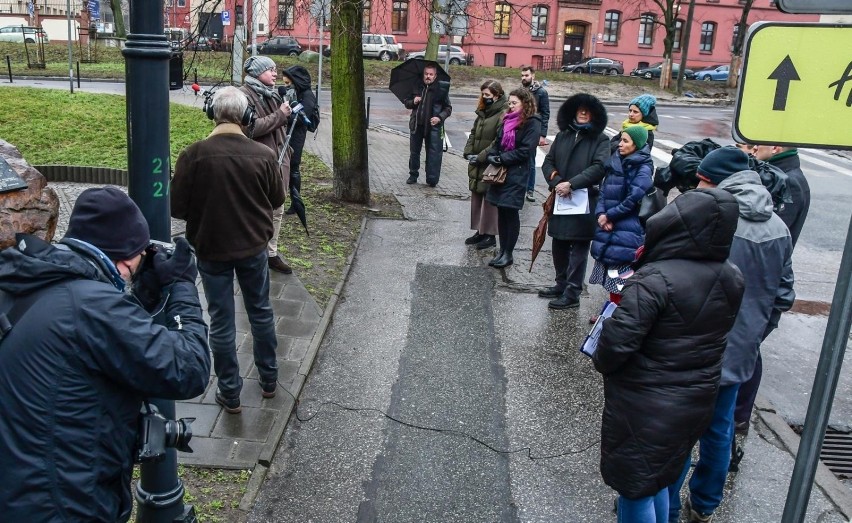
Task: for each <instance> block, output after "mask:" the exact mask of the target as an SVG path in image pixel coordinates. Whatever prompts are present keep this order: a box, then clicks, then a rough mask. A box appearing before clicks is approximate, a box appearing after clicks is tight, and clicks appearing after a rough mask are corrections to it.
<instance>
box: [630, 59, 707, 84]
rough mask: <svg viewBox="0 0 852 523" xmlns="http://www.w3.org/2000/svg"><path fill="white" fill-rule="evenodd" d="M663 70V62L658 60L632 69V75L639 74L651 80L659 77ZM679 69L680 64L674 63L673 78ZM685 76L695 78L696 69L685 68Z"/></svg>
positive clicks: (688, 78) (690, 78)
mask: <svg viewBox="0 0 852 523" xmlns="http://www.w3.org/2000/svg"><path fill="white" fill-rule="evenodd" d="M662 71H663V62H657V63H656V64H652V65H649V66H648V67H637V68H636V69H634V70H632V71H630V76H638V77H640V78H646V79H648V80H650V79H651V78H659V77H660V75H661V74H662ZM678 71H680V64H672V78H677V72H678ZM683 77H684V78H686V79H687V80H692V79H694V78H695V71H693V70H692V69H684V70H683Z"/></svg>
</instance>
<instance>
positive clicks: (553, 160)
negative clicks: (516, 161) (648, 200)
mask: <svg viewBox="0 0 852 523" xmlns="http://www.w3.org/2000/svg"><path fill="white" fill-rule="evenodd" d="M580 107H585V108H587V109H588V110H589V111H590V113H591V116H592V118H591V124H592V127H591V128H589V129H578V128H576V127H575V125H574V117H575V116H576V115H577V109H579V108H580ZM556 124H557V125H558V126H559V133H558V134H557V135H556V139H555V140H554V141H553V145H551V146H550V151H548V153H547V156H545V157H544V163H543V164H542V166H541V171H542V173H544V179H545V181H546V182H547V184H548V185H549V186H550V190H551V191H552V190H554V188H555V187H556V185H558V184H560V183H562V182H566V181H567V182H570V183H571V189H572V190H574V189H588V190H589V213H588V214H575V215H554V214H552V213H551V215H550V219H549V220H548V222H547V234H548V235H550V236H552V237H553V238H556V239H559V240H575V241H590V240H591V239H592V238H593V237H594V235H595V227H596V225H597V221H596V219H595V216H594V210H595V206H596V205H597V202H598V185H599V184H600V183H601V180H602V179H603V177H604V172H605V170H604V166H605V165H606V162H607V160H608V159H609V147H608V146H607V138H606V135H605V134H604V132H603V131H604V129H606V124H607V113H606V107H604V105H603V104H602V103H600V101H598V99H597V98H595V97H594V96H591V95H588V94H585V93H581V94H575V95H574V96H572V97H571V98H568V100H566V101H565V103H563V104H562V106H561V107H560V108H559V112H558V113H557V114H556ZM554 172H555V173H556V176H554V177H553V178H552V179H551V177H550V176H551V174H553V173H554Z"/></svg>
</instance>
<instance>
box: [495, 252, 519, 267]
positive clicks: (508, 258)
mask: <svg viewBox="0 0 852 523" xmlns="http://www.w3.org/2000/svg"><path fill="white" fill-rule="evenodd" d="M512 263H514V260H513V259H512V253H511V252H504V253H503V255H502V256H501V257H500V259H499V260H497V261H496V262H494V265H492V267H494V268H495V269H503V268H505V267H508V266H509V265H512Z"/></svg>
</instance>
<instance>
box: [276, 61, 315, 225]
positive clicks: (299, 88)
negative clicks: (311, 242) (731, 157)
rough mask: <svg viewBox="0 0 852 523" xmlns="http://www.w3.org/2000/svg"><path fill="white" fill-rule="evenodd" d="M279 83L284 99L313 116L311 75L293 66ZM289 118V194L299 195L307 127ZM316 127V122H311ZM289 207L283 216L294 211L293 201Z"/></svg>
mask: <svg viewBox="0 0 852 523" xmlns="http://www.w3.org/2000/svg"><path fill="white" fill-rule="evenodd" d="M281 82H282V84H283V85H282V87H284V99H285V100H287V101H289V102H291V103H296V102H298V103H300V104H302V111H301V113H302V114H304V115H305V116H307V117H309V118H310V116H311V115H312V114H314V109H315V108H316V106H317V97H316V96H314V92H313V91H312V90H311V74H310V73H309V72H308V70H307V69H305V68H304V67H302V66H301V65H294V66H292V67H288V68H287V69H284V70H283V71H281ZM290 118H291V119H292V118H295V119H296V122H295V127H293V135H292V137H291V138H290V147H292V148H293V152H292V153H291V155H290V194H300V193H301V191H302V171H301V166H302V149H304V148H305V139H306V138H307V136H308V125H307V123H305V121H304V120H303V119H302V117H301V116H298V115H293V116H290ZM311 123H312V124H313V125H316V124H317V123H318V122H311ZM290 202H291V203H290V207H289V208H288V209H287V210H286V211H284V212H285V214H293V213H295V212H296V210H295V209H294V208H293V203H292V202H293V200H292V199H291V200H290Z"/></svg>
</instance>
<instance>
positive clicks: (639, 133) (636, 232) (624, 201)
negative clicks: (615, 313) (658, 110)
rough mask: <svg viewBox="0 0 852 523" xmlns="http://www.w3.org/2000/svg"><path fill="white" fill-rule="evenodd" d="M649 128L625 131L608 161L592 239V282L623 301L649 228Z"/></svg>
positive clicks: (640, 127)
mask: <svg viewBox="0 0 852 523" xmlns="http://www.w3.org/2000/svg"><path fill="white" fill-rule="evenodd" d="M647 142H648V131H647V130H645V128H644V127H642V126H640V125H634V126H631V127H628V128H627V129H625V130H624V131H623V132H622V133H621V142H620V143H619V146H618V151H616V152H614V153H613V154H612V156H611V157H610V159H609V162H607V165H606V177H605V178H604V181H603V184H602V185H601V194H600V198H599V199H598V205H597V207H596V209H595V215H596V216H597V220H598V229H597V230H596V231H595V238H594V240H592V257H593V258H594V259H595V267H594V269H593V270H592V275H591V277H590V278H589V283H600V284H601V285H603V287H604V289H606V290H607V291H609V296H610V298H609V299H610V301H612V302H614V303H616V304H617V303H619V301H621V289H622V288H623V287H624V279H625V278H627V276H624V277H623V278H622V277H619V276H623V275H624V274H625V272H627V271H629V270H630V265H631V264H632V263H633V261H634V260H635V259H636V250H637V249H638V248H639V247H640V246H641V245H642V244H643V243H644V242H645V229H644V228H643V227H642V223H641V222H640V221H639V206H640V204H641V202H642V197H643V196H645V193H646V192H647V191H648V189H650V188H651V184H652V173H653V170H654V163H653V162H652V161H651V150H650V148H649V147H648V145H647Z"/></svg>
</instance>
